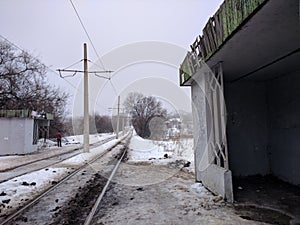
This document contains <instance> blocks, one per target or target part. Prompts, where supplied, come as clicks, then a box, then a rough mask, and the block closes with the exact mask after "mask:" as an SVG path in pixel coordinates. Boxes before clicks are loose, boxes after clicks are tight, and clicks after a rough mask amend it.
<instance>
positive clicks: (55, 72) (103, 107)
mask: <svg viewBox="0 0 300 225" xmlns="http://www.w3.org/2000/svg"><path fill="white" fill-rule="evenodd" d="M0 37H1V38H2V39H4V40H5V41H7V42H8V43H10V44H11V45H13V46H14V47H15V48H17V49H19V50H20V51H22V52H27V51H25V50H24V49H22V48H20V47H19V46H18V45H16V44H15V43H13V42H11V41H10V40H8V39H7V38H5V37H4V36H3V35H1V34H0ZM31 56H32V58H34V59H36V60H39V59H38V58H37V57H35V56H33V55H31ZM39 61H40V60H39ZM81 61H82V60H80V61H79V62H81ZM79 62H76V63H74V64H73V65H71V66H74V65H76V64H77V63H79ZM41 64H42V65H43V66H45V67H46V68H47V69H48V71H49V72H52V73H54V74H55V75H57V76H59V77H61V76H60V74H59V73H57V71H55V70H53V69H52V68H50V67H49V66H47V65H45V64H44V63H42V62H41ZM71 66H69V67H71ZM69 67H67V68H69ZM64 81H65V82H67V83H68V84H69V85H70V86H71V87H72V88H74V89H75V90H76V91H79V90H80V89H78V87H76V86H75V85H73V84H72V83H71V82H69V81H68V80H66V79H64ZM95 102H96V105H97V106H98V107H100V108H102V109H106V107H105V106H103V105H100V104H98V103H97V101H95Z"/></svg>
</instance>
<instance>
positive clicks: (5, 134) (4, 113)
mask: <svg viewBox="0 0 300 225" xmlns="http://www.w3.org/2000/svg"><path fill="white" fill-rule="evenodd" d="M50 120H53V115H52V114H50V113H37V112H35V111H30V110H0V155H11V154H27V153H31V152H34V151H36V150H37V143H38V139H39V138H48V136H49V127H50Z"/></svg>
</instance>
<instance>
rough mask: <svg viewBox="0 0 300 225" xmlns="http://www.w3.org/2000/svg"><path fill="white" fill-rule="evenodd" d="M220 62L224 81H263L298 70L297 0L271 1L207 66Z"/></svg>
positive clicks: (299, 50) (299, 27) (299, 66)
mask: <svg viewBox="0 0 300 225" xmlns="http://www.w3.org/2000/svg"><path fill="white" fill-rule="evenodd" d="M219 62H222V67H223V73H224V79H225V81H229V82H234V81H239V80H242V79H251V80H257V81H264V80H268V79H273V78H276V77H278V76H282V75H284V74H288V73H290V72H292V71H298V70H300V20H299V0H289V1H286V0H276V1H274V0H271V1H268V2H267V3H266V4H265V5H264V6H263V7H262V8H261V9H260V10H258V11H257V12H256V14H255V15H254V16H252V17H251V18H250V19H249V20H248V21H247V22H246V23H245V24H243V25H242V26H240V27H239V28H238V29H237V30H236V31H235V34H234V35H232V36H231V38H229V39H228V40H227V41H226V43H225V44H224V45H223V46H222V47H221V48H220V49H219V50H217V51H216V52H215V53H214V54H213V55H212V56H211V57H210V58H209V59H208V60H206V63H207V64H208V65H209V67H213V66H214V65H216V64H218V63H219Z"/></svg>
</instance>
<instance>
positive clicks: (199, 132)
mask: <svg viewBox="0 0 300 225" xmlns="http://www.w3.org/2000/svg"><path fill="white" fill-rule="evenodd" d="M194 79H195V80H194V81H193V84H192V86H191V97H192V102H193V105H192V110H193V123H194V126H193V128H194V153H195V154H194V156H195V162H196V163H195V173H196V180H197V181H201V171H203V170H205V169H206V168H207V167H208V165H209V161H208V152H207V142H208V128H207V120H208V119H207V112H206V111H207V110H206V108H207V101H206V97H205V85H206V81H205V76H203V75H200V72H199V74H198V76H197V77H196V76H195V77H194Z"/></svg>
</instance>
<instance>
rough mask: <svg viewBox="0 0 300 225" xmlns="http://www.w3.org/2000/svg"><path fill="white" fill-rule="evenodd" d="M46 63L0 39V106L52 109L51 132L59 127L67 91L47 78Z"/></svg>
mask: <svg viewBox="0 0 300 225" xmlns="http://www.w3.org/2000/svg"><path fill="white" fill-rule="evenodd" d="M46 73H47V70H46V67H45V65H44V64H43V63H41V62H40V61H39V60H38V59H36V58H35V57H33V56H31V55H30V54H29V53H27V52H25V51H20V50H18V49H16V48H15V47H13V46H12V45H11V44H9V43H8V42H6V41H0V109H29V110H35V111H45V112H49V113H53V114H54V116H55V120H54V121H53V122H52V128H51V130H50V135H51V134H52V135H53V134H54V133H55V132H56V130H57V129H62V122H63V119H64V115H65V111H66V103H67V99H68V94H66V93H65V92H62V91H61V90H60V89H59V88H57V87H55V86H51V85H49V84H47V82H46Z"/></svg>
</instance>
